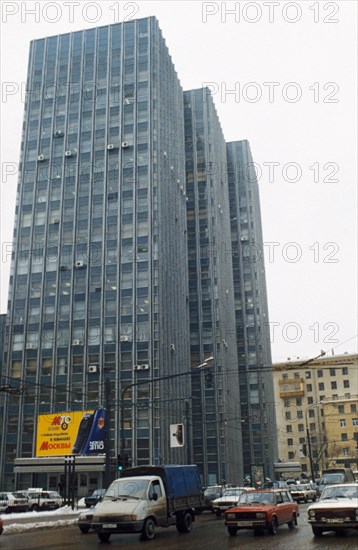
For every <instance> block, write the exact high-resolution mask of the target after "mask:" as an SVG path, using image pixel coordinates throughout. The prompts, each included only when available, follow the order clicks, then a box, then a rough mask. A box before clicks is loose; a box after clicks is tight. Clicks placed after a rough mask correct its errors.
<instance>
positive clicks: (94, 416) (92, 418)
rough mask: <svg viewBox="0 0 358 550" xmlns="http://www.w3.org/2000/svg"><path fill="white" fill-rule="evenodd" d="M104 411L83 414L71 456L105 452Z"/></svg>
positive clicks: (97, 410)
mask: <svg viewBox="0 0 358 550" xmlns="http://www.w3.org/2000/svg"><path fill="white" fill-rule="evenodd" d="M105 421H106V410H105V409H95V410H94V411H93V413H89V412H87V413H85V414H84V415H83V417H82V420H81V422H80V425H79V428H78V433H77V437H76V441H75V443H74V445H73V448H72V454H74V455H77V454H80V455H93V454H103V453H104V452H105V423H106V422H105Z"/></svg>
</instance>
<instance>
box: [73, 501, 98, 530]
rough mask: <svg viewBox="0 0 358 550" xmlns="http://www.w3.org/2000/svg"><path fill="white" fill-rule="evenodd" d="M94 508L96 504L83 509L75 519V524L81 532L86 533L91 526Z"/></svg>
mask: <svg viewBox="0 0 358 550" xmlns="http://www.w3.org/2000/svg"><path fill="white" fill-rule="evenodd" d="M95 508H96V505H95V506H93V507H92V508H91V509H90V510H89V509H88V508H86V510H83V511H82V512H81V513H80V514H79V516H78V519H77V525H78V527H79V529H80V531H81V533H84V534H87V533H88V532H89V530H90V529H91V527H92V518H93V514H94V509H95Z"/></svg>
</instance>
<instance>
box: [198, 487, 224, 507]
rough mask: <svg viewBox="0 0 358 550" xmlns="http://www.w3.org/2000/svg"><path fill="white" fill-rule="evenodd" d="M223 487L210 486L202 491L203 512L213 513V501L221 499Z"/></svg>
mask: <svg viewBox="0 0 358 550" xmlns="http://www.w3.org/2000/svg"><path fill="white" fill-rule="evenodd" d="M224 490H225V487H224V486H223V485H212V486H211V487H207V488H206V489H205V491H204V507H203V510H211V511H213V501H214V500H215V499H216V498H219V497H222V496H223V493H224Z"/></svg>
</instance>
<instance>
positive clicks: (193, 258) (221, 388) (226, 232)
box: [184, 88, 243, 485]
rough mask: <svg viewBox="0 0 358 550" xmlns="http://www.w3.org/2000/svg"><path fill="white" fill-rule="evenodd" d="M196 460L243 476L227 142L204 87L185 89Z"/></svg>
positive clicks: (217, 474)
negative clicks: (208, 369)
mask: <svg viewBox="0 0 358 550" xmlns="http://www.w3.org/2000/svg"><path fill="white" fill-rule="evenodd" d="M184 120H185V152H186V182H187V186H186V189H187V196H188V202H187V217H188V262H189V263H188V272H189V305H190V351H191V361H192V364H193V365H195V364H199V363H201V362H203V361H204V360H205V359H206V358H207V357H210V356H213V357H214V362H213V367H212V373H210V374H207V375H205V374H201V375H199V374H198V375H195V376H193V378H192V395H193V399H192V411H193V458H194V462H195V463H196V464H198V466H199V468H200V470H201V472H202V475H203V479H204V483H205V484H207V485H208V484H215V483H221V481H222V480H230V483H237V484H239V483H240V481H242V479H243V469H242V460H241V445H240V441H241V422H240V403H239V398H238V397H239V396H238V384H239V380H238V371H237V352H236V331H235V316H234V308H233V303H234V290H233V281H232V258H231V237H230V206H229V194H228V186H227V178H226V146H225V141H224V137H223V134H222V130H221V127H220V123H219V120H218V117H217V114H216V110H215V106H214V103H213V100H212V97H211V95H210V93H209V91H208V89H206V88H204V89H198V90H191V91H187V92H184Z"/></svg>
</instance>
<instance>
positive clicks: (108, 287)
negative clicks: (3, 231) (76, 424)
mask: <svg viewBox="0 0 358 550" xmlns="http://www.w3.org/2000/svg"><path fill="white" fill-rule="evenodd" d="M27 90H28V91H27V96H26V102H25V114H24V124H23V135H22V147H21V170H20V178H19V185H18V194H17V204H16V217H15V229H14V253H13V258H12V267H11V276H10V291H9V301H8V312H7V321H6V336H5V346H4V365H3V376H4V378H3V380H7V381H11V384H12V385H13V386H15V387H18V389H19V391H18V393H17V394H8V393H4V394H3V395H0V399H1V400H2V402H1V406H2V410H3V411H4V414H3V417H2V424H1V427H0V430H1V433H2V441H1V449H0V485H1V487H2V488H3V489H13V488H14V486H15V485H16V487H18V488H26V487H29V486H44V487H49V488H57V484H58V483H59V482H61V481H62V477H61V476H62V473H63V467H64V463H63V456H61V460H57V458H56V456H55V455H56V452H54V457H53V458H54V460H53V461H52V462H51V464H50V463H46V464H47V465H48V467H47V466H46V468H44V466H43V460H42V459H41V458H36V457H35V451H36V427H37V425H36V423H37V418H38V417H39V415H49V417H48V418H53V417H51V416H50V415H56V414H57V413H61V412H66V411H70V412H76V411H78V412H81V411H82V412H84V411H90V410H93V409H95V408H97V407H105V408H106V409H107V421H106V422H107V425H108V427H109V432H108V436H109V437H108V439H109V454H108V453H107V458H106V460H105V458H104V456H103V455H102V457H99V458H98V457H97V458H96V459H95V460H94V461H92V462H91V460H88V461H87V462H86V460H85V459H86V457H81V459H78V474H77V483H78V488H79V489H81V492H82V493H87V492H88V490H90V489H92V488H95V487H97V486H99V485H100V484H101V483H102V482H107V481H108V477H107V478H106V480H104V473H105V471H107V472H108V471H109V462H111V465H112V472H111V475H112V476H113V475H114V464H115V461H116V460H117V457H118V455H120V457H121V460H122V461H123V460H124V459H125V461H128V462H129V463H132V464H135V465H141V464H148V463H152V464H158V463H165V462H167V463H173V462H174V463H187V462H194V463H196V464H198V466H199V469H200V472H201V475H202V480H203V484H212V483H220V482H221V481H223V480H226V481H227V482H229V483H241V482H242V481H243V475H244V473H251V471H252V467H253V466H255V467H257V471H259V468H260V466H264V467H265V471H266V473H267V474H269V473H270V472H271V466H272V463H273V461H274V460H275V459H276V451H275V443H274V438H273V437H272V426H273V422H274V416H272V417H271V416H270V415H271V409H270V407H271V406H272V407H273V390H272V380H271V373H270V372H269V371H268V370H267V369H266V367H267V366H268V365H270V364H271V358H270V348H269V339H268V338H267V339H266V332H265V331H266V329H267V331H268V324H267V325H266V324H265V320H266V319H267V300H266V288H265V277H264V267H263V257H262V256H261V258H259V259H258V260H257V261H256V259H255V261H252V260H253V256H252V254H253V252H252V249H251V248H250V249H249V253H248V251H247V250H246V247H245V246H244V245H245V242H246V240H247V239H248V240H249V242H251V241H252V242H254V243H258V244H260V243H261V244H262V235H261V225H260V224H261V220H260V211H259V198H258V188H257V182H256V180H254V181H251V180H250V182H247V181H246V179H245V178H242V175H241V172H240V170H239V168H238V167H239V165H240V164H242V163H247V162H249V161H250V159H251V156H250V152H249V148H248V146H247V143H246V142H237V143H232V144H229V145H228V146H227V148H226V144H225V141H224V137H223V133H222V130H221V127H220V123H219V120H218V117H217V114H216V110H215V107H214V104H213V100H212V98H211V96H210V93H209V92H208V90H207V89H199V90H192V91H188V92H185V93H184V98H183V92H182V89H181V86H180V83H179V80H178V77H177V75H176V72H175V69H174V66H173V63H172V61H171V58H170V56H169V53H168V50H167V47H166V45H165V41H164V39H163V37H162V34H161V31H160V29H159V26H158V22H157V20H156V19H155V18H154V17H150V18H145V19H141V20H136V21H128V22H125V23H122V24H116V25H110V26H106V27H100V28H96V29H90V30H85V31H79V32H73V33H68V34H64V35H59V36H52V37H49V38H45V39H40V40H35V41H33V42H32V43H31V47H30V57H29V68H28V81H27ZM228 159H229V170H228V166H227V163H228ZM232 251H234V253H232ZM247 254H249V259H247V257H246V256H247ZM235 314H236V319H235ZM211 358H212V359H211ZM205 362H206V365H204V368H201V369H200V371H195V368H196V367H198V366H199V365H200V366H201V367H203V363H205ZM238 365H239V367H238ZM157 379H160V380H157ZM0 420H1V419H0ZM56 421H57V420H56ZM173 425H174V427H173ZM178 425H179V426H178ZM182 425H183V426H182ZM183 428H184V430H183ZM183 433H184V437H183ZM269 433H270V436H269ZM174 434H176V437H177V440H176V442H174V446H173V437H174ZM54 445H55V447H56V443H55V444H54ZM108 459H110V461H109V460H108ZM79 494H80V493H79Z"/></svg>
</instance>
